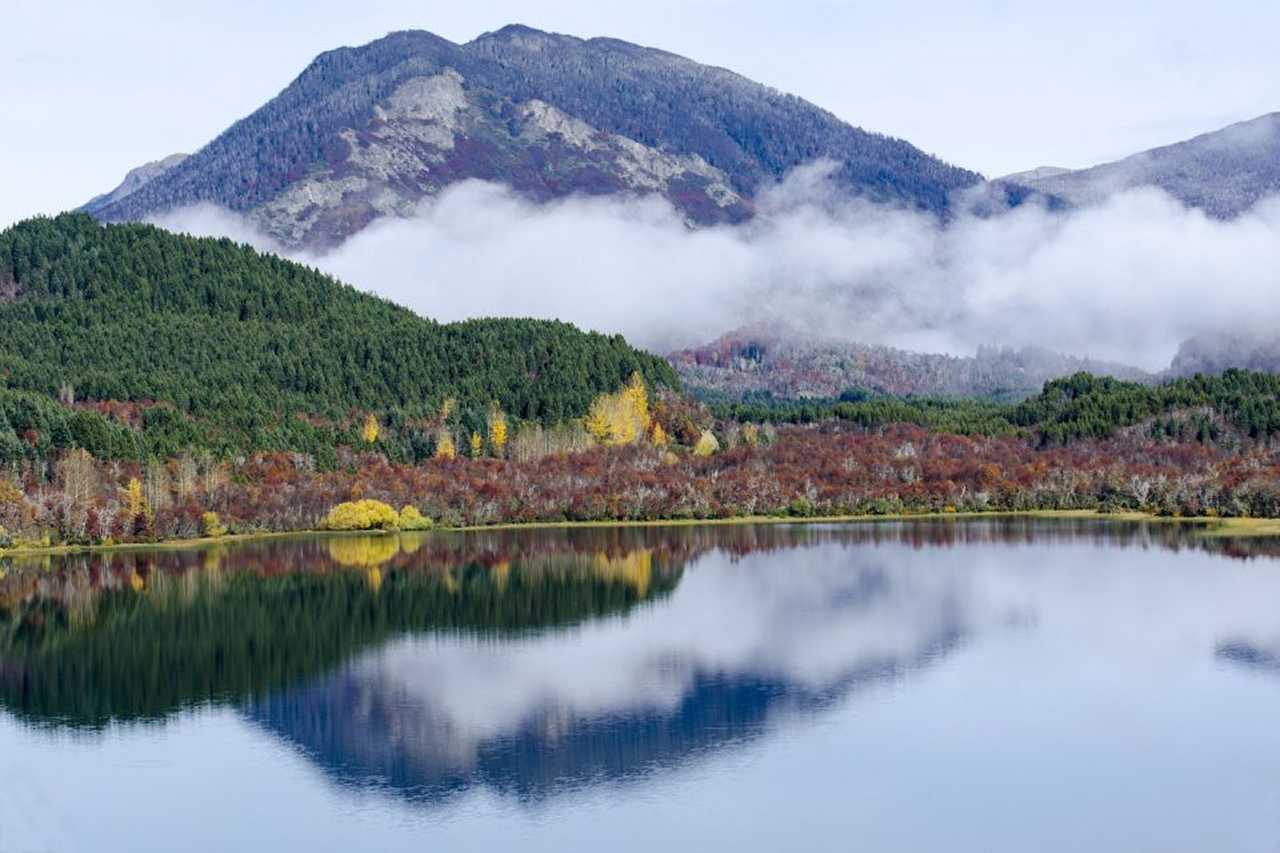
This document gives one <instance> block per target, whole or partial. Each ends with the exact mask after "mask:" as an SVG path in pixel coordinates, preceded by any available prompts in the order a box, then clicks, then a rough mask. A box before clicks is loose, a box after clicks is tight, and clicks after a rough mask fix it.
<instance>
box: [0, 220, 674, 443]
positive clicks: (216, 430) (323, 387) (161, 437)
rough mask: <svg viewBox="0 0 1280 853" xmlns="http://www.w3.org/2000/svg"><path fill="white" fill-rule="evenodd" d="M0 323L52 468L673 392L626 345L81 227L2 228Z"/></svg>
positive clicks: (241, 253)
mask: <svg viewBox="0 0 1280 853" xmlns="http://www.w3.org/2000/svg"><path fill="white" fill-rule="evenodd" d="M0 328H3V329H4V334H3V335H2V336H0V389H3V390H2V391H0V459H7V460H13V459H14V458H15V454H17V455H21V454H19V452H18V451H19V449H20V448H19V447H18V445H17V444H15V436H16V437H17V438H19V439H21V438H22V436H24V435H26V436H28V443H29V444H31V445H32V448H33V449H35V450H38V451H40V452H41V454H42V455H43V453H44V452H46V451H48V450H51V449H57V448H63V447H72V446H77V447H85V448H86V449H88V450H89V451H90V452H91V453H93V455H95V456H99V457H104V458H134V457H136V456H137V455H139V453H142V454H144V455H145V454H150V455H162V456H163V455H166V454H168V453H170V452H172V451H173V450H175V449H176V448H177V447H179V446H194V447H199V448H202V449H211V450H214V451H217V452H220V453H223V454H226V453H229V452H231V451H246V452H251V451H258V450H298V451H305V452H322V451H324V450H325V449H326V448H328V449H331V448H332V447H333V446H334V445H335V444H340V443H342V442H343V441H344V440H354V439H355V425H358V423H359V419H358V418H357V417H355V416H356V415H359V414H361V413H365V412H377V413H378V414H379V417H382V418H386V419H390V420H391V421H392V422H395V423H402V422H406V421H411V420H414V419H422V418H425V417H431V416H434V415H436V414H437V413H438V412H439V411H440V410H441V408H442V407H444V406H445V405H446V401H449V407H450V408H451V409H453V410H455V411H456V412H458V413H462V414H465V413H466V412H468V411H486V410H488V409H489V408H490V407H497V408H499V409H501V410H502V411H503V412H505V413H507V414H508V415H509V416H510V417H512V418H514V419H517V420H526V421H535V422H539V423H543V424H554V423H559V422H561V421H564V420H566V419H568V418H574V417H581V416H583V415H585V414H586V412H587V409H588V406H589V405H590V403H591V400H592V399H593V398H594V397H595V396H596V395H598V394H600V393H601V392H604V391H609V390H612V389H614V388H615V387H617V386H618V385H620V384H621V383H622V382H623V381H624V380H625V379H626V378H627V377H629V376H630V375H631V374H633V373H637V372H638V373H639V374H640V375H641V376H643V377H644V378H645V380H646V381H648V382H649V383H651V384H653V385H655V386H659V387H664V386H675V385H677V384H678V381H677V379H676V377H675V374H674V372H673V371H672V370H671V368H670V366H669V365H667V363H666V362H665V361H663V360H661V359H659V358H657V357H655V356H652V355H649V354H647V353H643V352H641V351H638V350H636V349H633V348H632V347H630V346H628V345H627V343H626V342H625V341H624V340H623V339H622V338H621V337H620V336H612V337H609V336H604V335H599V334H590V333H584V332H581V331H579V330H578V329H576V328H574V327H573V326H570V325H568V324H565V323H558V322H549V321H541V320H497V319H495V320H473V321H468V322H463V323H454V324H447V325H446V324H439V323H435V322H432V321H430V320H425V319H423V318H421V317H419V316H417V315H416V314H414V313H412V312H410V311H408V310H406V309H403V308H400V307H397V306H396V305H393V304H391V303H389V302H386V301H384V300H381V299H378V298H375V297H373V296H370V295H368V294H365V293H362V292H360V291H358V290H356V289H355V288H352V287H349V286H347V285H344V284H341V283H339V282H337V281H335V280H333V279H332V278H329V277H328V276H325V275H322V274H321V273H319V272H316V271H314V270H311V269H307V268H306V267H303V266H301V265H299V264H295V263H292V262H289V261H285V260H281V259H279V258H276V257H273V256H270V255H264V254H261V253H259V252H256V251H254V250H253V249H251V248H249V247H247V246H241V245H236V244H234V243H232V242H231V241H229V240H214V239H195V238H191V237H186V236H181V235H176V234H170V233H168V232H165V231H163V230H160V229H158V228H154V227H152V226H147V225H111V226H106V227H103V226H101V225H99V224H98V223H97V222H95V221H94V220H92V219H91V218H89V217H88V216H86V215H77V214H68V215H63V216H59V217H57V218H54V219H44V218H40V219H33V220H29V221H26V222H23V223H21V224H19V225H16V226H14V227H12V228H10V229H8V230H6V231H5V232H3V233H0ZM21 391H26V392H34V393H35V395H37V396H32V395H30V394H22V393H15V392H21ZM55 397H61V398H63V400H64V402H75V403H79V404H93V403H98V404H104V405H100V406H98V407H97V409H94V408H93V407H92V406H90V407H86V406H84V405H80V406H77V408H75V409H74V410H72V409H67V408H65V407H58V406H57V405H53V404H50V402H49V400H51V399H53V398H55ZM156 403H161V404H168V405H154V404H156ZM129 404H132V405H129ZM99 410H101V411H99ZM111 412H115V413H117V414H121V415H125V416H126V417H123V418H118V419H116V420H117V421H118V420H121V419H123V420H126V421H132V424H131V425H133V426H139V427H143V428H144V429H143V430H142V435H138V434H137V432H136V431H134V432H122V431H121V430H120V429H119V428H118V426H117V423H116V422H113V420H112V419H111V418H109V417H106V416H105V415H106V414H109V413H111ZM32 434H34V439H31V436H32ZM409 438H410V437H409V436H408V435H407V431H406V436H405V440H406V441H408V440H409Z"/></svg>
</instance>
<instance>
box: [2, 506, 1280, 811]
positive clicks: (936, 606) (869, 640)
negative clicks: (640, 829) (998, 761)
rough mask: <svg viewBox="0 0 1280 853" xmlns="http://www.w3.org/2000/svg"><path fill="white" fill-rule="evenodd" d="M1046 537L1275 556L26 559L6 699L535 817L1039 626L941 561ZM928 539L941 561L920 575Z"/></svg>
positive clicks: (1227, 640) (429, 548)
mask: <svg viewBox="0 0 1280 853" xmlns="http://www.w3.org/2000/svg"><path fill="white" fill-rule="evenodd" d="M1055 543H1056V544H1070V545H1071V546H1073V547H1077V548H1079V547H1102V546H1104V545H1105V547H1107V548H1115V547H1128V548H1139V549H1144V550H1146V549H1167V550H1169V551H1171V552H1172V551H1178V550H1182V549H1210V550H1217V551H1220V552H1222V553H1224V554H1226V555H1228V556H1237V557H1243V556H1250V555H1251V554H1253V553H1265V552H1267V550H1268V549H1269V548H1271V547H1274V546H1273V545H1272V544H1271V543H1267V542H1264V541H1260V540H1259V541H1254V542H1252V543H1248V542H1243V541H1235V542H1232V541H1230V540H1213V539H1197V538H1192V537H1189V536H1188V535H1187V532H1186V531H1185V530H1184V529H1181V528H1178V527H1174V526H1171V525H1142V524H1103V523H1099V522H1096V521H1080V522H1063V521H1054V522H1040V521H1036V520H1032V519H1021V518H1007V519H992V520H984V521H980V522H966V523H951V522H919V523H902V524H882V525H852V526H819V527H784V526H742V527H678V528H614V529H581V530H577V529H571V530H543V531H505V532H491V533H467V534H453V533H433V534H413V535H409V534H406V535H401V536H353V537H312V538H302V539H296V540H273V541H269V542H264V543H258V544H245V545H230V546H226V547H211V548H207V549H201V550H192V551H172V552H169V551H157V552H122V553H116V554H110V555H92V556H83V555H82V556H72V557H63V558H56V559H49V560H44V561H35V562H33V563H28V564H12V563H11V564H5V565H4V571H5V574H4V575H3V577H0V708H3V709H4V710H5V711H7V712H8V713H9V714H11V715H13V716H15V717H17V718H19V719H21V720H23V721H25V722H26V723H28V724H30V725H33V726H38V727H54V728H63V727H69V728H74V729H81V730H88V731H90V732H93V731H97V730H99V729H101V728H102V727H104V726H107V725H109V724H115V723H137V722H148V723H151V724H156V725H165V724H167V721H169V720H170V719H171V718H173V717H174V716H175V715H178V714H181V713H182V712H184V711H186V710H188V709H192V708H198V707H204V706H209V705H213V706H225V707H230V708H234V709H236V710H237V711H238V713H241V714H243V715H244V717H245V718H247V719H248V720H251V721H252V722H253V723H254V724H255V725H257V726H259V727H261V728H262V729H263V730H265V731H268V732H270V733H272V734H273V735H274V736H276V737H278V738H280V739H281V740H282V741H284V742H286V743H288V744H290V745H292V746H294V747H296V748H298V749H300V750H301V751H302V753H303V754H305V755H306V756H308V757H309V758H310V760H312V761H313V762H315V764H316V765H317V766H319V767H320V768H322V769H323V770H324V771H325V773H326V774H328V775H329V776H330V777H331V778H332V779H334V780H335V781H337V782H339V783H341V784H343V785H355V786H362V787H363V786H368V785H374V786H376V787H379V788H381V789H384V790H386V791H388V792H392V793H395V794H397V795H399V796H402V797H405V798H408V799H410V800H412V801H413V802H415V803H419V804H439V803H444V802H447V801H449V799H450V798H451V797H452V796H453V795H455V794H457V793H459V792H463V791H466V790H469V789H472V788H475V787H485V788H489V789H492V790H495V791H498V792H501V793H504V794H507V795H511V796H514V797H516V798H518V799H520V800H523V801H538V800H541V799H543V798H546V797H548V796H552V795H554V794H556V793H557V792H558V791H562V790H566V789H573V788H575V787H576V786H580V785H583V784H586V783H595V782H600V781H610V782H625V781H627V780H631V779H638V778H644V777H647V776H649V775H651V774H653V773H654V772H657V771H661V770H663V769H665V768H673V767H677V766H680V765H683V764H686V763H688V762H689V761H691V760H695V759H698V758H699V757H701V756H705V755H708V754H709V753H711V752H713V751H715V750H718V749H722V748H724V747H727V746H731V745H734V744H742V743H746V742H750V741H752V740H754V739H757V738H759V737H761V736H763V735H766V734H768V733H769V731H770V730H771V729H772V728H773V727H775V726H777V725H780V724H781V723H782V722H784V721H788V720H795V719H803V718H806V717H811V716H813V715H820V714H821V713H823V712H824V711H825V710H827V709H829V708H831V707H832V706H835V705H838V704H839V703H841V702H844V701H846V700H847V699H848V698H850V697H852V696H854V695H856V694H858V693H859V692H860V691H866V690H875V689H877V688H879V687H880V686H889V685H893V684H895V683H898V682H900V681H901V680H903V679H911V678H913V677H915V674H917V673H922V672H925V671H927V670H928V669H929V668H931V667H933V666H935V665H937V664H939V663H940V662H942V661H945V660H946V658H947V656H948V655H949V654H951V653H953V652H955V651H956V650H958V649H961V648H964V646H965V645H966V644H968V643H970V642H971V641H972V640H973V639H974V638H976V637H981V636H983V635H984V634H989V633H990V632H992V631H1000V630H1004V631H1018V630H1023V629H1025V628H1026V627H1027V626H1032V625H1034V624H1035V622H1036V620H1037V619H1038V618H1039V606H1038V601H1039V596H1040V593H1039V592H1037V590H1036V588H1035V584H1037V583H1043V582H1044V581H1042V580H1037V579H1036V574H1035V573H1036V569H1037V566H1035V565H1027V566H1025V567H1016V566H1015V568H1014V569H1010V567H1009V566H1008V565H1007V564H1008V563H1010V562H1012V563H1014V564H1017V562H1018V561H1017V560H1005V561H1004V563H1005V565H1002V566H1000V567H999V568H998V569H997V568H995V567H987V566H985V565H983V564H982V562H981V560H980V559H979V560H978V561H976V562H973V561H972V560H971V559H969V558H965V557H963V556H962V555H960V554H959V552H958V550H953V551H950V553H951V554H952V556H953V557H959V558H960V559H950V560H948V559H944V558H943V556H942V555H944V554H947V553H948V551H947V550H945V549H947V548H948V547H949V546H957V545H995V546H1000V545H1009V546H1012V545H1017V546H1023V545H1033V544H1034V545H1035V546H1036V547H1042V546H1046V545H1053V544H1055ZM925 548H929V549H940V550H938V551H937V552H936V554H935V559H928V560H922V559H917V558H914V557H913V554H915V553H916V552H917V551H919V550H920V549H925ZM977 553H979V554H981V553H982V552H977ZM1028 553H1030V552H1028ZM1268 624H1270V623H1268V622H1267V620H1266V619H1265V618H1263V616H1257V618H1246V619H1243V620H1242V621H1239V622H1238V623H1237V624H1234V625H1233V630H1235V631H1236V633H1235V634H1233V635H1231V636H1226V635H1225V634H1224V636H1222V637H1220V638H1219V641H1218V643H1217V646H1216V653H1217V654H1218V656H1219V657H1220V658H1222V659H1225V660H1229V661H1235V662H1243V663H1248V664H1250V665H1253V666H1268V665H1269V666H1271V667H1272V668H1274V660H1275V657H1274V652H1271V651H1267V649H1272V648H1275V647H1276V644H1275V643H1274V642H1271V643H1268V639H1269V635H1266V629H1267V626H1268ZM1255 635H1256V636H1263V639H1262V640H1257V641H1256V643H1255V641H1252V640H1248V639H1247V638H1248V637H1253V636H1255ZM1242 637H1244V638H1246V639H1241V638H1242ZM1210 651H1211V653H1212V651H1213V649H1211V650H1210ZM1268 656H1270V657H1268Z"/></svg>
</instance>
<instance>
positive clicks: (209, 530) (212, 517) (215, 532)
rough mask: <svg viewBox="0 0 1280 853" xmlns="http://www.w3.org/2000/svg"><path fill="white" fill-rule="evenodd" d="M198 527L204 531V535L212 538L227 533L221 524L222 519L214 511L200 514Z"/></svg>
mask: <svg viewBox="0 0 1280 853" xmlns="http://www.w3.org/2000/svg"><path fill="white" fill-rule="evenodd" d="M200 529H201V530H203V531H204V535H205V536H208V537H210V538H212V539H216V538H218V537H219V536H225V535H226V534H227V528H226V527H224V526H223V524H222V519H220V518H218V514H217V513H216V512H206V513H205V514H204V515H202V516H200Z"/></svg>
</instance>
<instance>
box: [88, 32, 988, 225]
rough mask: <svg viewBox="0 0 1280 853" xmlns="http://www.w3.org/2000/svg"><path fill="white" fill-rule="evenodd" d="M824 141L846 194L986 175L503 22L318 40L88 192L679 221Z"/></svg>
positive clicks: (944, 190)
mask: <svg viewBox="0 0 1280 853" xmlns="http://www.w3.org/2000/svg"><path fill="white" fill-rule="evenodd" d="M820 157H825V158H829V159H831V160H833V161H835V162H836V163H837V164H838V165H837V169H836V172H835V175H834V179H835V180H836V181H837V182H838V184H839V185H840V186H841V187H843V188H844V189H846V190H847V191H848V192H849V193H850V194H851V195H856V196H860V197H865V198H869V199H872V200H874V201H883V202H892V203H899V204H905V205H908V206H911V207H913V208H917V209H921V210H927V211H932V212H938V213H942V212H944V211H946V210H947V209H948V206H949V205H950V204H951V195H952V193H953V192H954V191H955V190H958V189H963V188H969V187H975V186H977V185H979V184H980V182H981V177H980V176H979V175H977V174H976V173H973V172H969V171H966V170H964V169H960V168H956V167H954V166H950V165H948V164H946V163H943V162H941V161H940V160H938V159H936V158H934V157H931V156H929V155H927V154H925V153H923V152H922V151H920V150H918V149H916V148H915V147H913V146H912V145H910V144H909V143H907V142H904V141H902V140H898V139H892V138H890V137H887V136H882V135H879V134H875V133H869V132H867V131H864V130H861V129H859V128H856V127H852V126H850V125H849V124H846V123H845V122H843V121H841V120H840V119H838V118H836V117H835V116H834V115H832V114H831V113H828V112H826V111H825V110H822V109H820V108H818V107H816V106H814V105H812V104H810V103H808V102H806V101H804V100H802V99H800V98H797V97H795V96H792V95H787V94H783V93H781V92H778V91H775V90H773V89H770V88H768V87H767V86H763V85H760V84H758V83H754V82H752V81H750V80H748V79H746V78H744V77H741V76H739V75H737V74H734V73H733V72H730V71H727V70H724V69H721V68H714V67H711V66H706V65H700V64H698V63H697V62H694V61H692V60H689V59H685V58H683V57H680V56H676V55H674V54H671V53H667V52H664V51H661V50H656V49H652V48H646V47H640V46H638V45H634V44H629V43H627V42H623V41H618V40H615V39H607V38H595V39H588V40H583V39H579V38H574V37H571V36H565V35H557V34H553V33H546V32H541V31H538V30H534V29H530V28H528V27H522V26H509V27H505V28H503V29H501V30H498V31H497V32H493V33H486V34H484V35H482V36H480V37H479V38H477V39H475V40H474V41H471V42H468V43H466V44H461V45H459V44H455V43H453V42H450V41H447V40H446V39H443V38H440V37H439V36H435V35H432V34H431V33H428V32H422V31H410V32H398V33H393V34H391V35H388V36H386V37H385V38H382V39H379V40H377V41H374V42H371V43H370V44H367V45H364V46H362V47H355V48H341V49H338V50H333V51H330V52H328V53H324V54H322V55H321V56H319V57H318V58H317V59H316V60H315V61H314V62H312V63H311V65H310V66H309V67H308V68H307V69H306V70H305V71H303V72H302V74H301V75H299V77H298V78H297V79H296V80H294V81H293V82H292V83H291V84H290V85H289V86H288V87H287V88H285V90H284V91H282V92H281V93H280V94H279V95H278V96H277V97H275V98H274V99H272V100H271V101H270V102H268V103H267V104H266V105H264V106H263V107H261V108H260V109H258V110H257V111H256V112H254V113H252V114H251V115H249V116H248V117H246V118H244V119H242V120H240V121H238V122H236V123H235V124H234V125H232V126H231V127H230V128H229V129H228V130H227V131H225V132H224V133H223V134H221V135H220V136H219V137H217V138H216V139H214V140H213V141H212V142H210V143H209V144H208V145H206V146H205V147H204V148H203V149H201V150H200V151H198V152H196V153H195V154H193V155H192V156H190V157H188V158H186V159H184V160H182V161H181V162H178V163H176V164H174V165H173V166H172V167H171V168H168V169H167V170H165V171H163V172H162V173H159V174H155V175H153V176H151V175H149V174H148V175H139V176H137V177H138V179H137V180H132V181H130V180H126V184H125V185H122V187H121V188H119V189H117V190H116V191H114V192H113V193H111V194H108V196H106V197H99V198H98V199H94V201H93V202H91V203H90V206H89V209H90V211H91V212H93V213H94V214H95V215H96V216H97V217H99V218H100V219H102V220H105V221H109V222H110V221H125V220H139V219H144V218H147V217H151V216H155V215H157V214H160V213H163V212H164V211H166V210H170V209H173V208H179V207H184V206H188V205H194V204H198V203H212V204H215V205H219V206H221V207H225V208H228V209H230V210H233V211H238V212H242V213H246V214H248V216H249V217H250V218H251V219H252V220H253V222H254V223H255V224H256V225H257V226H258V227H260V228H261V229H262V230H264V231H265V232H267V233H268V234H270V235H271V236H273V237H274V238H275V239H277V240H278V241H280V242H281V243H282V244H283V245H285V246H287V247H291V248H296V247H311V248H323V247H327V246H331V245H334V244H336V243H338V242H340V241H341V240H343V239H344V238H346V237H347V236H349V235H351V234H353V233H355V232H356V231H358V230H360V229H361V228H363V227H364V226H365V225H367V224H368V223H369V222H371V221H373V220H374V219H376V218H378V217H381V216H397V215H400V216H402V215H407V214H409V213H411V212H412V211H413V210H414V208H415V206H416V205H417V204H418V203H419V202H420V201H421V200H422V199H424V198H427V197H430V196H432V195H434V194H436V193H438V192H440V191H441V190H442V189H444V188H445V187H447V186H449V185H450V184H452V183H454V182H456V181H460V180H463V179H467V178H481V179H487V180H494V181H499V182H502V183H505V184H508V185H510V186H512V187H514V188H515V189H516V190H518V191H520V192H521V193H523V194H525V195H527V196H528V197H530V198H533V199H536V200H547V199H554V198H559V197H563V196H566V195H569V194H573V193H584V194H602V193H637V194H639V193H660V194H662V195H663V196H665V197H666V198H667V199H669V200H670V201H671V202H672V203H673V204H674V205H675V206H676V207H677V208H678V209H679V210H680V211H681V212H682V213H683V214H684V215H685V217H686V218H687V219H688V221H690V222H691V223H716V222H736V221H741V220H743V219H746V218H748V217H750V216H751V215H752V212H753V205H752V197H753V195H754V194H755V192H756V190H757V188H758V187H759V186H761V185H762V184H764V183H767V182H771V181H774V180H776V179H778V178H780V177H781V176H782V175H783V174H785V173H786V172H787V171H788V170H789V169H791V168H792V167H794V166H797V165H800V164H803V163H806V162H810V161H812V160H814V159H816V158H820ZM148 176H149V177H150V179H149V180H142V179H141V178H143V177H148Z"/></svg>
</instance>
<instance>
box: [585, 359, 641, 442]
mask: <svg viewBox="0 0 1280 853" xmlns="http://www.w3.org/2000/svg"><path fill="white" fill-rule="evenodd" d="M583 425H584V426H585V427H586V428H587V432H589V433H591V436H592V438H594V439H595V440H596V441H598V442H599V443H600V444H604V445H607V446H618V445H623V444H633V443H634V442H636V441H638V440H639V439H640V438H641V437H642V436H643V435H644V434H645V433H646V432H648V430H649V394H648V392H647V391H646V390H645V387H644V378H643V377H641V376H640V373H639V371H637V372H635V373H633V374H631V379H630V380H628V382H627V384H626V385H624V386H623V388H622V390H620V391H616V392H614V393H613V394H601V395H600V396H599V397H596V398H595V399H594V400H592V401H591V409H590V411H589V412H588V413H587V419H586V421H585V422H584V424H583Z"/></svg>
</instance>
